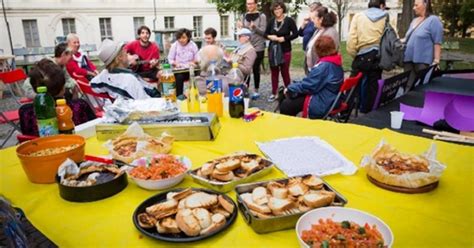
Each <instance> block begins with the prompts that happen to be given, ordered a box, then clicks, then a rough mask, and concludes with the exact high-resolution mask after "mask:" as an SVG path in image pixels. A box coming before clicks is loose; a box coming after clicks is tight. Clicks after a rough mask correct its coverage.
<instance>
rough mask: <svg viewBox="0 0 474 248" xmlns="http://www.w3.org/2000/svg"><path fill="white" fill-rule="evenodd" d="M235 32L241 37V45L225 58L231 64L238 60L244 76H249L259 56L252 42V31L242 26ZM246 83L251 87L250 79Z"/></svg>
mask: <svg viewBox="0 0 474 248" xmlns="http://www.w3.org/2000/svg"><path fill="white" fill-rule="evenodd" d="M235 34H236V35H237V37H238V38H239V46H238V47H237V48H236V49H235V50H234V51H232V53H231V54H230V55H229V56H226V57H224V59H225V61H226V62H227V63H229V64H230V65H232V63H234V62H237V63H238V64H239V70H240V71H241V72H242V74H244V78H247V77H249V76H250V73H252V68H253V64H254V62H255V59H256V58H257V52H256V51H255V48H254V47H253V46H252V44H251V43H250V37H251V36H252V31H250V30H248V29H246V28H242V29H240V30H239V31H237V32H236V33H235ZM245 83H246V84H247V88H249V83H250V81H249V80H247V81H246V82H245Z"/></svg>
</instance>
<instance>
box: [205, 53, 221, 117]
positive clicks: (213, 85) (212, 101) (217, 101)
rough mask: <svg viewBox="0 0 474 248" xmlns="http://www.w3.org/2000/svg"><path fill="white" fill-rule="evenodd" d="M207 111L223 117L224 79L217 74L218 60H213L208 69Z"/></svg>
mask: <svg viewBox="0 0 474 248" xmlns="http://www.w3.org/2000/svg"><path fill="white" fill-rule="evenodd" d="M206 85H207V95H206V96H207V111H208V112H212V113H215V114H216V115H217V116H219V117H222V115H223V113H224V104H223V99H222V80H221V79H219V78H217V76H216V61H211V64H210V65H209V67H208V69H207V78H206Z"/></svg>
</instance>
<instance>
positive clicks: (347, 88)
mask: <svg viewBox="0 0 474 248" xmlns="http://www.w3.org/2000/svg"><path fill="white" fill-rule="evenodd" d="M361 78H362V73H361V72H359V73H358V74H357V75H356V76H355V77H350V78H347V79H346V80H344V82H342V85H341V88H339V92H338V93H337V95H336V99H334V102H333V103H332V105H331V107H330V108H329V110H328V112H327V113H326V115H325V116H324V117H323V118H322V119H323V120H326V119H330V120H334V121H336V122H347V121H348V120H349V116H350V112H351V111H352V106H351V104H350V103H351V100H352V98H351V97H352V94H353V93H354V91H355V89H356V87H357V84H359V81H360V79H361ZM343 95H344V96H345V97H344V100H342V101H341V97H342V96H343ZM310 101H311V95H307V96H306V98H305V100H304V105H303V117H304V118H308V111H309V103H310ZM340 101H341V102H340ZM338 102H340V104H339V107H338V108H336V105H337V103H338ZM343 112H345V113H344V114H343Z"/></svg>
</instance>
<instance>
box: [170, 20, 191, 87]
mask: <svg viewBox="0 0 474 248" xmlns="http://www.w3.org/2000/svg"><path fill="white" fill-rule="evenodd" d="M197 53H198V47H197V45H196V43H194V42H193V41H192V40H191V31H189V30H188V29H185V28H181V29H179V30H178V31H176V42H174V43H173V45H171V48H170V51H169V53H168V61H169V63H170V64H171V66H173V69H188V68H189V66H190V65H192V66H193V67H195V66H196V65H197ZM174 76H175V78H176V95H177V96H180V95H182V94H183V82H184V81H186V80H189V72H180V73H176V74H175V75H174Z"/></svg>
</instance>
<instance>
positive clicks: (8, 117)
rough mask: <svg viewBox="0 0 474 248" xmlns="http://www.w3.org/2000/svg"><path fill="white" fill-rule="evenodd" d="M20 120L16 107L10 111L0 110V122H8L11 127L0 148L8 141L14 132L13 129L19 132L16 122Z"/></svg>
mask: <svg viewBox="0 0 474 248" xmlns="http://www.w3.org/2000/svg"><path fill="white" fill-rule="evenodd" d="M19 120H20V116H19V115H18V109H17V110H11V111H5V112H0V124H8V125H10V126H11V127H13V129H10V130H9V131H8V133H7V137H6V138H5V140H4V141H3V142H2V145H1V146H0V148H3V147H4V146H5V144H6V143H7V142H8V140H9V139H10V137H12V135H13V134H14V133H15V131H18V132H20V133H21V129H20V127H19V126H18V125H17V124H16V122H17V121H19Z"/></svg>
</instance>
